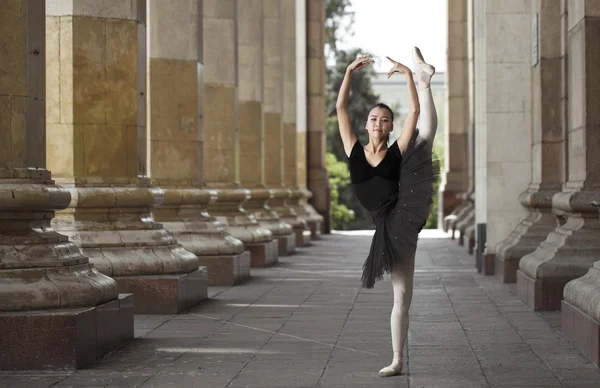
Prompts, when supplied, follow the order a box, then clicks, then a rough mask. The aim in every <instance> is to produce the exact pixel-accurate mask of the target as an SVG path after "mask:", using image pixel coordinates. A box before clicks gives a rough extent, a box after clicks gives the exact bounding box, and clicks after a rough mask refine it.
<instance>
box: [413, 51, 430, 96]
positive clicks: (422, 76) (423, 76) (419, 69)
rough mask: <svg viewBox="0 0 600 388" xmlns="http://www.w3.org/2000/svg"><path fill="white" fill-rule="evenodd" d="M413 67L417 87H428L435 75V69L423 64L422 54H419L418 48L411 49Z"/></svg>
mask: <svg viewBox="0 0 600 388" xmlns="http://www.w3.org/2000/svg"><path fill="white" fill-rule="evenodd" d="M413 66H414V68H415V74H416V76H417V81H418V82H419V86H421V88H426V87H429V83H430V82H431V77H432V76H433V75H434V74H435V67H433V66H431V65H430V64H428V63H425V59H424V58H423V54H421V50H419V48H418V47H413Z"/></svg>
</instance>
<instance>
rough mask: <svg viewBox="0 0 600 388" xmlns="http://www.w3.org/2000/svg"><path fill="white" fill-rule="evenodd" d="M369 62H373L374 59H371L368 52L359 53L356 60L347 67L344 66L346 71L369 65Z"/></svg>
mask: <svg viewBox="0 0 600 388" xmlns="http://www.w3.org/2000/svg"><path fill="white" fill-rule="evenodd" d="M371 63H375V61H374V60H373V59H371V56H370V55H369V54H365V55H361V56H360V57H358V58H356V60H355V61H354V62H352V63H351V64H349V65H348V67H347V68H346V70H348V71H355V70H360V69H362V68H363V67H366V66H369V65H370V64H371Z"/></svg>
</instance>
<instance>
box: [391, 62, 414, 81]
mask: <svg viewBox="0 0 600 388" xmlns="http://www.w3.org/2000/svg"><path fill="white" fill-rule="evenodd" d="M386 58H387V59H388V61H390V62H392V64H393V66H392V68H391V69H390V71H388V73H387V76H388V78H390V77H391V76H392V74H394V73H404V74H407V73H412V71H410V69H409V68H408V67H406V66H404V65H403V64H401V63H400V62H396V61H394V60H393V59H392V58H390V57H386Z"/></svg>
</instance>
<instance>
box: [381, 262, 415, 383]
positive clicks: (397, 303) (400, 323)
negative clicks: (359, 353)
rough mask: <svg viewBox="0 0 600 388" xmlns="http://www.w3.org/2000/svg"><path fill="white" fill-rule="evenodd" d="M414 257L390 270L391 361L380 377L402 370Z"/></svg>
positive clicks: (398, 372) (413, 272)
mask: <svg viewBox="0 0 600 388" xmlns="http://www.w3.org/2000/svg"><path fill="white" fill-rule="evenodd" d="M414 274H415V259H414V256H413V257H412V258H407V259H405V260H402V261H401V262H400V263H398V264H395V265H394V268H393V269H392V272H391V275H392V276H391V278H392V287H393V290H394V306H393V308H392V314H391V316H390V328H391V332H392V350H393V352H394V357H393V358H392V363H391V364H390V365H388V366H386V367H385V368H383V369H381V370H380V371H379V375H380V376H382V377H386V376H393V375H398V374H400V373H401V372H402V362H403V359H404V357H403V355H404V346H405V344H406V338H407V336H408V310H409V308H410V303H411V301H412V295H413V279H414Z"/></svg>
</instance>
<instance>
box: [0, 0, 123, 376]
mask: <svg viewBox="0 0 600 388" xmlns="http://www.w3.org/2000/svg"><path fill="white" fill-rule="evenodd" d="M45 29H46V23H45V2H44V1H43V0H13V1H9V2H2V3H0V47H2V55H3V59H2V61H0V344H2V351H1V352H0V369H2V370H14V369H46V368H49V367H50V368H60V369H73V368H78V367H81V366H83V365H85V364H87V363H89V362H91V361H94V360H95V359H96V358H97V357H99V356H102V355H103V354H105V353H107V352H108V351H110V350H113V349H114V348H116V347H118V346H120V345H122V344H123V343H124V342H125V341H128V340H130V339H131V338H133V308H132V307H133V297H132V296H131V295H118V294H117V284H116V282H115V281H114V280H113V279H111V278H109V277H108V276H105V275H103V274H101V273H99V272H98V271H97V270H96V268H95V267H94V265H93V264H91V263H90V262H89V259H88V257H86V256H84V255H82V253H81V251H80V250H79V249H78V248H77V246H76V245H75V244H73V243H72V242H70V241H69V239H68V238H67V237H66V236H64V235H62V234H59V233H57V232H55V231H54V230H52V228H51V226H50V221H51V220H52V218H53V217H54V211H55V210H60V209H64V208H66V207H67V206H68V205H69V202H70V200H71V195H70V193H69V191H68V190H66V189H63V188H61V187H58V186H56V185H55V183H54V181H53V180H52V177H51V175H50V171H49V170H47V169H46V119H45V113H46V84H45V76H46V48H45V46H46V42H45ZM97 327H98V328H99V329H98V330H97V329H96V328H97ZM108 331H110V333H108Z"/></svg>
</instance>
